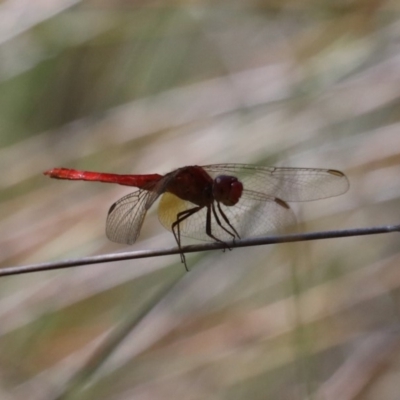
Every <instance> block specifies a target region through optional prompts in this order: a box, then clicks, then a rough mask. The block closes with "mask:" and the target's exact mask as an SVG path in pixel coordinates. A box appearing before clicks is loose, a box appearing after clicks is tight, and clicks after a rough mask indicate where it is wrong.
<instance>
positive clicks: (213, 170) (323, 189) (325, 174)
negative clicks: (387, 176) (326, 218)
mask: <svg viewBox="0 0 400 400" xmlns="http://www.w3.org/2000/svg"><path fill="white" fill-rule="evenodd" d="M202 168H204V169H205V171H207V173H208V174H210V176H211V177H213V178H215V177H216V176H217V175H233V176H236V177H237V178H239V180H240V181H241V182H242V183H243V186H244V188H245V189H247V190H250V191H253V192H259V193H263V194H266V195H268V196H273V197H278V198H280V199H282V200H284V201H309V200H318V199H324V198H328V197H333V196H338V195H340V194H343V193H345V192H346V191H347V190H348V188H349V181H348V179H347V177H346V176H345V175H344V174H343V173H342V172H340V171H336V170H332V169H318V168H279V167H259V166H255V165H246V164H216V165H206V166H204V167H202Z"/></svg>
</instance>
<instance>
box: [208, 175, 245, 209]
mask: <svg viewBox="0 0 400 400" xmlns="http://www.w3.org/2000/svg"><path fill="white" fill-rule="evenodd" d="M212 191H213V197H214V199H215V200H216V201H219V202H221V203H222V204H224V205H225V206H234V205H235V204H236V203H237V202H238V201H239V199H240V196H241V195H242V192H243V185H242V182H240V181H239V180H238V179H237V178H236V177H235V176H229V175H218V176H217V177H216V178H215V179H214V183H213V188H212Z"/></svg>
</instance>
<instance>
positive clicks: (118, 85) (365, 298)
mask: <svg viewBox="0 0 400 400" xmlns="http://www.w3.org/2000/svg"><path fill="white" fill-rule="evenodd" d="M399 40H400V6H399V4H398V2H397V1H394V0H393V1H383V0H358V1H357V0H355V1H338V2H329V1H320V2H315V1H305V0H303V1H298V0H296V1H294V0H291V1H289V0H287V1H268V0H265V1H235V2H226V1H225V2H224V1H216V2H213V3H211V2H204V1H203V2H202V1H198V2H151V1H142V2H132V1H126V0H125V1H118V2H115V1H114V2H110V1H106V0H103V1H99V0H92V1H87V2H79V1H73V0H69V1H67V0H57V1H55V2H51V3H49V2H44V1H40V2H37V3H36V2H35V3H28V2H26V3H24V2H17V1H16V0H9V1H3V2H1V3H0V133H1V134H0V154H1V155H0V167H1V170H2V171H3V174H2V179H1V180H0V184H1V191H0V219H1V224H0V243H1V247H0V248H1V250H2V251H1V253H0V263H1V267H5V266H11V265H25V264H29V263H34V262H45V261H51V260H58V259H64V258H75V257H84V256H88V255H92V254H102V253H109V252H117V251H126V250H136V249H156V248H160V247H169V246H173V245H174V240H173V237H172V235H171V233H170V232H166V231H165V230H164V229H163V227H162V226H161V224H159V222H158V220H157V213H156V207H154V210H153V209H152V210H150V212H149V214H148V216H147V218H146V221H145V224H144V226H143V230H142V233H141V236H140V240H139V241H138V242H137V243H136V244H135V246H134V247H129V248H127V247H124V246H121V245H118V244H115V243H111V242H109V241H108V240H107V239H106V237H105V234H104V224H105V217H106V213H107V210H108V208H109V207H110V205H111V204H112V203H113V202H115V201H116V200H117V199H119V198H120V197H122V196H124V195H125V194H127V193H130V192H131V191H132V189H129V188H127V187H122V186H117V185H115V186H113V185H102V184H98V183H86V182H67V181H64V182H62V181H55V180H50V179H48V178H47V177H45V176H43V175H42V172H43V171H45V170H47V169H50V168H53V167H57V166H63V167H70V168H81V169H88V170H98V171H103V172H117V173H164V172H168V171H170V170H173V169H175V168H178V167H180V166H184V165H191V164H198V165H205V164H211V163H213V164H214V163H224V162H230V163H232V162H233V163H253V164H263V165H273V164H276V165H283V166H293V167H320V168H334V169H339V170H342V171H344V172H345V173H346V174H347V175H348V177H349V179H350V183H351V189H350V191H349V192H348V193H347V194H346V195H344V196H341V197H337V198H333V199H328V200H324V201H319V202H310V203H305V204H300V205H298V204H294V205H293V208H294V210H295V212H296V214H297V216H298V219H299V229H300V230H304V231H311V230H329V229H342V228H352V227H367V226H373V225H384V224H396V223H398V215H399V209H400V189H399V185H398V177H399V172H400V151H399V149H400V124H399V119H400V90H399V88H400V48H399ZM190 242H191V241H190V240H188V241H185V243H190ZM399 261H400V254H399V237H398V235H397V234H390V235H380V236H379V237H372V236H371V237H355V238H346V239H336V240H326V241H317V242H307V243H296V244H293V243H292V244H282V245H276V246H260V247H258V248H247V249H235V250H233V251H227V252H224V253H223V252H219V251H216V252H208V253H201V254H196V255H191V256H189V257H188V263H189V266H190V268H191V271H190V273H185V271H184V268H183V266H182V265H181V264H180V263H179V257H172V256H171V257H165V258H154V259H147V260H134V261H124V262H118V263H111V264H104V265H93V266H86V267H80V268H72V269H68V270H62V271H54V272H46V273H35V274H29V275H26V276H15V277H7V278H5V277H3V278H2V279H1V280H0V290H1V292H0V293H1V295H0V321H1V323H0V354H1V357H0V366H1V374H0V398H1V399H3V398H4V399H13V400H14V399H15V400H19V399H24V400H25V399H27V398H29V399H30V400H36V399H37V400H42V399H43V400H45V399H46V400H50V399H56V398H58V397H57V394H59V393H61V392H63V390H64V389H65V390H66V392H68V395H65V396H64V397H63V398H64V399H67V398H68V399H94V398H96V399H116V400H122V399H176V398H180V399H206V398H207V399H229V400H232V399H238V400H239V399H245V398H251V399H256V400H257V399H260V400H261V399H277V400H278V399H279V400H281V399H282V400H286V399H287V400H292V399H323V400H334V399H335V400H336V399H340V400H350V399H363V400H369V399H371V400H376V399H380V400H390V399H393V400H395V399H397V398H398V379H399V376H398V374H399V368H398V365H399V355H398V352H397V348H398V345H399V342H400V336H399V322H398V318H399V313H398V309H399V287H400V269H399ZM174 282H176V285H175V286H173V287H172V288H171V289H170V290H169V291H168V293H167V294H165V292H166V290H167V289H168V288H169V287H170V286H171V285H172V284H173V283H174ZM137 321H138V322H137ZM136 322H137V323H136ZM123 329H126V332H129V334H128V335H127V336H126V337H125V339H124V340H123V341H119V340H115V343H113V342H112V341H111V338H112V337H114V339H115V337H118V334H117V333H118V332H120V330H121V332H122V331H123ZM115 332H117V333H115ZM112 334H114V335H117V336H112ZM107 344H108V346H109V349H111V356H110V357H109V358H107V357H106V352H105V350H104V349H105V348H104V347H102V346H106V347H107ZM114 345H115V346H114ZM97 348H100V350H98V352H97V353H95V349H97ZM102 352H103V353H102ZM94 353H95V354H97V358H96V360H97V361H98V365H99V366H100V367H101V368H100V369H99V370H96V372H95V373H94V374H93V375H91V374H90V373H89V372H90V371H91V368H92V367H93V365H94V364H91V365H89V366H88V365H87V364H86V363H87V361H88V360H89V359H90V357H91V355H92V354H94ZM92 363H94V361H93V360H92ZM77 374H78V375H77ZM74 376H75V377H76V376H78V377H80V380H79V379H78V380H71V377H74Z"/></svg>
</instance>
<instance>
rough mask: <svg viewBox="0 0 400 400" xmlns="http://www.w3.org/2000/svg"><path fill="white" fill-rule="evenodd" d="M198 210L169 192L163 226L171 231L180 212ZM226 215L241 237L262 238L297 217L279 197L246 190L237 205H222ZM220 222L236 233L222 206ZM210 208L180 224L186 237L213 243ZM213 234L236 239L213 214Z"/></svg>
mask: <svg viewBox="0 0 400 400" xmlns="http://www.w3.org/2000/svg"><path fill="white" fill-rule="evenodd" d="M193 207H196V205H194V204H192V203H190V202H188V201H184V200H182V199H180V198H178V197H176V196H175V195H173V194H171V193H165V194H164V195H163V196H162V198H161V201H160V204H159V208H158V217H159V220H160V222H161V223H162V225H163V226H164V227H165V228H166V229H168V230H171V227H172V224H173V223H174V222H175V221H176V219H177V214H178V213H179V212H182V211H185V210H188V209H190V208H193ZM220 207H221V210H222V212H223V213H224V214H225V216H226V218H227V219H228V220H229V223H230V224H231V225H232V226H233V227H234V228H235V230H236V231H237V232H238V233H239V235H240V237H242V238H245V237H254V236H260V235H263V234H265V233H267V232H270V231H279V230H280V229H281V228H283V227H285V226H288V225H292V224H294V223H295V222H296V218H295V216H294V214H293V212H292V210H291V209H290V208H289V206H288V205H287V204H286V203H284V202H282V201H279V200H278V201H276V199H275V198H273V197H271V196H267V195H263V194H261V193H258V192H251V191H246V190H245V191H244V192H243V195H242V197H241V198H240V200H239V202H238V203H237V204H235V205H234V206H224V205H223V204H220ZM215 209H216V214H217V216H218V219H219V222H220V223H221V224H222V225H223V226H224V227H225V228H226V229H228V230H230V231H231V230H232V229H231V228H230V227H229V225H228V224H227V223H226V221H225V220H224V218H223V216H222V215H221V212H220V211H219V210H218V207H217V206H216V207H215ZM206 222H207V208H206V207H204V208H202V209H201V210H200V211H198V212H196V213H195V214H193V215H191V216H190V217H189V218H187V219H185V220H184V221H182V222H181V223H180V224H179V227H180V232H181V235H182V236H187V237H192V238H195V239H198V240H205V241H213V239H212V238H210V237H209V236H208V235H207V233H206ZM211 232H212V234H213V235H214V236H216V237H217V238H218V239H220V240H223V241H227V240H232V239H233V237H232V235H229V233H227V232H226V231H225V230H224V229H223V228H222V227H221V226H220V225H219V223H218V221H217V220H216V217H215V214H213V213H211Z"/></svg>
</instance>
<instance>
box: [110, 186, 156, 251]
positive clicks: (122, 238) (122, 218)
mask: <svg viewBox="0 0 400 400" xmlns="http://www.w3.org/2000/svg"><path fill="white" fill-rule="evenodd" d="M158 196H159V194H158V193H157V192H151V191H147V190H144V189H143V190H138V191H136V192H133V193H130V194H128V195H126V196H125V197H122V199H119V200H118V201H117V202H116V203H114V204H113V205H112V206H111V208H110V210H109V211H108V215H107V222H106V235H107V237H108V238H109V239H110V240H111V241H113V242H117V243H123V244H133V243H135V241H136V239H137V237H138V236H139V233H140V229H141V227H142V224H143V220H144V217H145V216H146V213H147V210H148V209H149V208H150V207H151V205H152V204H153V203H154V202H155V200H156V199H157V198H158Z"/></svg>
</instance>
